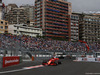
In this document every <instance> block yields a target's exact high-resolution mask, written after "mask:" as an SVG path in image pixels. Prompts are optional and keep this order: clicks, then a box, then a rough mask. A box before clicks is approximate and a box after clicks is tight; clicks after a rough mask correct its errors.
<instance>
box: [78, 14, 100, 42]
mask: <svg viewBox="0 0 100 75" xmlns="http://www.w3.org/2000/svg"><path fill="white" fill-rule="evenodd" d="M77 14H78V15H79V39H80V40H83V41H85V42H88V43H100V16H98V15H93V14H83V13H77Z"/></svg>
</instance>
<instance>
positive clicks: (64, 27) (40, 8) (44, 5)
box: [35, 0, 71, 40]
mask: <svg viewBox="0 0 100 75" xmlns="http://www.w3.org/2000/svg"><path fill="white" fill-rule="evenodd" d="M70 14H71V3H70V2H67V1H65V0H35V27H37V28H42V29H43V35H44V36H46V37H55V38H64V39H68V40H70V36H71V34H70Z"/></svg>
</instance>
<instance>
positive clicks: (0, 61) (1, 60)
mask: <svg viewBox="0 0 100 75" xmlns="http://www.w3.org/2000/svg"><path fill="white" fill-rule="evenodd" d="M2 62H3V58H2V57H0V68H2Z"/></svg>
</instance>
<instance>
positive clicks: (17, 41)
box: [0, 34, 100, 52]
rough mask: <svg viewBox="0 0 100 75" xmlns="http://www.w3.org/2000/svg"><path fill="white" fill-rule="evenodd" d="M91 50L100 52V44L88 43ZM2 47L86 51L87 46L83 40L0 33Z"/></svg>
mask: <svg viewBox="0 0 100 75" xmlns="http://www.w3.org/2000/svg"><path fill="white" fill-rule="evenodd" d="M87 45H88V46H89V50H90V51H91V52H99V51H100V44H98V43H91V44H87ZM0 49H6V50H10V49H12V50H33V51H34V50H35V51H36V50H40V51H72V52H86V51H87V47H86V45H85V44H84V43H82V42H69V41H59V40H52V39H48V38H46V39H44V38H36V37H30V36H24V35H18V36H16V35H10V34H0Z"/></svg>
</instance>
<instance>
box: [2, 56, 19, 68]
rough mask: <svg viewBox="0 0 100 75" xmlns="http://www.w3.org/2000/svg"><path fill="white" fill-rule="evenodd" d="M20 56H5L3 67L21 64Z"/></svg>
mask: <svg viewBox="0 0 100 75" xmlns="http://www.w3.org/2000/svg"><path fill="white" fill-rule="evenodd" d="M19 60H20V59H19V56H12V57H3V67H7V66H11V65H16V64H19V62H20V61H19Z"/></svg>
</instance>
